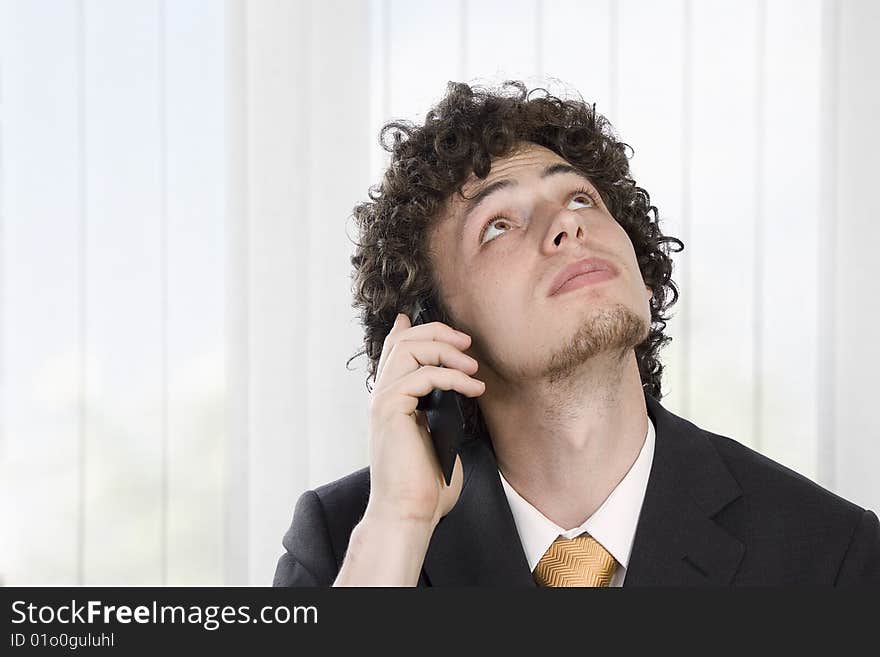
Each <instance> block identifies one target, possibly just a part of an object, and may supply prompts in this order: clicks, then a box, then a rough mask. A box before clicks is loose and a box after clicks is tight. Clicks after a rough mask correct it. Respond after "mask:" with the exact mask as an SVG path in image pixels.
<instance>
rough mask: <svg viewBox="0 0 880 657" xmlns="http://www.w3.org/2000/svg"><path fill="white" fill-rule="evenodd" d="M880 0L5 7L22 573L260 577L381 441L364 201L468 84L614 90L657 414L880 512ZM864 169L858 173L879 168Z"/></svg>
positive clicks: (12, 580)
mask: <svg viewBox="0 0 880 657" xmlns="http://www.w3.org/2000/svg"><path fill="white" fill-rule="evenodd" d="M878 29H880V9H878V6H877V4H876V3H872V2H870V1H869V0H859V1H853V2H839V1H837V0H804V1H798V2H796V1H795V0H748V1H743V0H711V1H707V2H702V1H701V2H694V1H693V0H664V1H663V2H651V1H648V0H621V1H614V0H589V1H584V0H578V1H575V0H557V1H554V2H549V1H541V0H513V1H511V0H507V1H504V2H502V1H500V0H461V1H460V2H457V3H456V2H447V1H442V0H432V1H429V2H419V3H412V2H404V1H402V0H372V1H370V2H366V1H365V2H355V1H352V2H342V1H339V0H336V1H322V2H318V1H317V0H297V1H294V0H291V1H289V2H281V1H274V2H270V1H268V0H258V1H247V2H246V1H245V0H226V2H225V3H219V2H209V1H196V0H186V1H179V0H176V1H175V2H167V1H164V0H150V1H147V0H129V1H126V2H117V1H110V0H63V1H53V2H50V1H49V0H41V1H33V0H0V513H2V516H0V521H2V530H0V578H2V582H3V583H5V584H25V585H26V584H90V585H97V584H184V585H185V584H257V585H264V584H269V583H270V582H271V579H272V574H273V572H274V568H275V563H276V560H277V558H278V556H279V555H280V553H281V550H282V548H281V542H280V541H281V536H282V535H283V533H284V531H285V529H286V528H287V525H288V524H289V521H290V514H291V512H292V510H293V505H294V503H295V501H296V499H297V498H298V496H299V495H300V494H301V493H302V492H303V491H304V490H306V489H307V488H313V487H315V486H319V485H321V484H323V483H326V482H329V481H331V480H333V479H336V478H338V477H341V476H344V475H346V474H348V473H349V472H352V471H354V470H357V469H359V468H361V467H364V466H366V465H367V464H368V449H367V447H368V442H367V441H368V436H367V433H366V422H367V408H368V393H367V391H366V388H365V385H364V379H365V376H366V367H365V365H366V363H365V360H364V357H361V358H360V359H356V360H355V361H353V365H354V366H353V367H352V368H351V369H347V368H346V366H345V365H346V361H347V360H348V358H349V357H350V356H351V355H353V354H354V353H355V352H356V351H358V350H359V348H360V342H361V338H362V334H361V330H360V327H359V325H358V322H357V318H356V315H355V312H354V311H353V309H352V308H351V305H350V304H351V294H350V279H349V276H350V263H349V260H348V258H349V257H350V255H351V252H352V248H353V244H352V240H353V238H354V236H355V235H354V225H353V222H352V221H351V217H350V214H351V209H352V207H353V206H354V205H355V204H356V203H357V202H359V201H361V200H364V199H366V194H367V188H368V187H369V185H370V184H373V183H375V182H377V181H378V180H379V178H380V176H381V172H382V169H383V167H384V165H385V164H386V162H387V159H386V158H387V154H386V153H385V152H384V151H382V150H381V149H380V147H379V144H378V130H379V128H380V126H381V125H382V124H383V123H384V122H386V121H388V120H389V119H391V118H405V119H408V120H411V121H414V122H421V121H422V120H423V119H424V115H425V113H426V112H427V110H428V108H429V107H430V106H431V105H432V104H433V103H435V102H437V101H438V100H439V99H440V98H441V97H442V95H443V93H444V92H445V88H446V84H447V82H448V81H450V80H456V81H467V82H471V83H472V84H485V85H494V84H497V83H499V82H501V81H503V80H505V79H521V80H523V81H525V82H526V83H527V85H528V86H529V87H530V88H532V87H538V86H542V87H545V88H547V89H548V90H549V91H551V92H552V93H555V94H557V95H566V94H568V95H569V96H573V95H574V94H580V95H581V96H582V97H583V98H584V100H586V101H587V102H590V103H592V102H595V103H596V108H597V110H598V111H599V112H601V113H603V114H605V115H606V116H607V117H608V118H609V119H610V121H611V122H612V124H613V125H614V126H615V129H616V130H617V132H618V134H619V136H620V137H621V138H622V139H623V140H624V141H625V142H627V143H628V144H630V145H631V146H632V148H633V152H634V156H633V159H632V168H633V172H634V177H635V179H636V182H637V184H639V185H640V186H641V187H644V188H645V189H647V190H648V192H649V193H650V195H651V201H652V203H653V204H654V205H656V206H657V207H658V209H659V213H660V217H661V228H662V229H663V230H664V232H665V233H666V234H671V235H675V236H677V237H679V238H681V239H682V240H683V241H684V243H685V250H684V251H683V252H682V253H679V254H676V255H674V260H675V269H674V271H673V279H674V280H675V281H676V283H677V285H678V287H679V289H680V292H681V298H680V300H679V302H678V303H677V304H676V305H675V306H673V308H672V313H673V318H672V319H671V320H670V321H669V323H668V326H667V333H668V334H669V335H671V336H672V338H673V340H672V342H671V343H670V344H669V346H668V347H666V349H665V350H664V351H663V352H662V353H661V357H662V358H663V362H664V364H665V366H666V369H665V371H664V374H665V376H664V380H663V393H664V398H663V402H662V403H663V404H664V405H665V406H666V407H667V408H669V409H670V410H671V411H673V412H675V413H678V414H680V415H682V416H684V417H685V418H687V419H689V420H691V421H693V422H694V423H696V424H697V425H699V426H701V427H703V428H705V429H707V430H709V431H713V432H716V433H719V434H723V435H726V436H730V437H732V438H734V439H736V440H738V441H740V442H742V443H744V444H746V445H748V446H750V447H752V448H754V449H756V450H758V451H760V452H762V453H763V454H765V455H767V456H768V457H770V458H772V459H774V460H777V461H779V462H781V463H783V464H784V465H787V466H789V467H791V468H793V469H794V470H796V471H798V472H799V473H801V474H803V475H804V476H807V477H809V478H811V479H814V480H815V481H817V482H819V483H820V484H822V485H823V486H825V487H827V488H829V489H831V490H833V491H835V492H837V493H838V494H840V495H843V496H844V497H847V498H848V499H851V500H852V501H854V502H856V503H858V504H860V505H862V506H866V507H869V508H874V509H877V508H880V485H878V483H877V481H876V477H875V476H874V471H875V470H876V467H877V466H878V464H880V440H878V438H880V436H878V431H877V429H876V428H875V423H874V422H873V418H872V417H871V415H870V410H871V403H870V402H871V399H870V395H871V392H872V390H871V383H872V380H871V379H872V373H873V370H874V369H875V368H876V366H877V364H878V363H880V347H878V346H876V341H872V340H871V338H872V336H873V333H874V332H875V329H874V326H876V324H877V322H878V321H880V302H878V298H880V295H877V294H876V293H875V292H874V291H873V290H874V287H875V285H874V281H873V277H872V275H871V273H872V271H873V266H872V265H873V261H874V258H873V249H871V245H872V244H874V243H876V241H877V239H878V237H880V227H878V224H877V222H876V220H875V217H876V216H877V213H878V211H880V207H878V205H880V202H878V201H877V200H876V199H875V198H873V197H872V195H871V190H872V189H873V181H874V177H875V176H874V175H872V174H876V172H877V165H876V164H875V162H874V158H872V156H871V154H872V153H874V152H877V150H878V149H880V128H878V125H877V121H876V116H877V109H878V107H880V86H878V82H877V80H876V79H875V78H876V76H875V72H874V71H873V70H872V66H871V62H875V61H877V58H878V55H880V53H878V48H880V46H878V45H877V44H876V40H875V39H874V38H873V35H874V34H876V33H877V31H878ZM865 190H867V191H865Z"/></svg>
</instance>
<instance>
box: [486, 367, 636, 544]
mask: <svg viewBox="0 0 880 657" xmlns="http://www.w3.org/2000/svg"><path fill="white" fill-rule="evenodd" d="M479 404H480V410H481V411H482V414H483V417H484V419H485V421H486V427H487V428H488V430H489V433H490V435H491V437H492V445H493V448H494V450H495V456H496V459H497V461H498V467H499V469H500V470H501V472H502V474H503V475H504V477H505V479H507V481H508V482H509V483H510V485H511V486H513V488H514V489H516V491H517V492H518V493H519V494H520V495H521V496H522V497H523V498H525V499H526V500H528V502H529V503H530V504H532V506H534V507H535V508H537V509H538V510H539V511H540V512H541V513H543V514H544V515H545V516H546V517H547V518H549V519H550V520H552V521H553V522H555V523H556V524H557V525H559V526H560V527H562V528H563V529H571V528H573V527H577V526H578V525H580V524H582V523H583V522H584V521H585V520H586V519H587V518H589V517H590V516H591V515H592V514H593V513H594V512H595V511H596V509H598V508H599V507H600V506H601V505H602V503H603V502H604V501H605V499H606V498H607V497H608V495H609V494H610V493H611V491H612V490H614V488H615V487H616V486H617V484H618V483H620V481H621V479H623V477H624V476H625V475H626V473H627V472H628V471H629V469H630V467H631V466H632V464H633V463H634V462H635V460H636V457H638V455H639V451H640V450H641V449H642V446H643V445H644V442H645V437H646V435H647V432H648V414H647V409H646V407H645V397H644V392H643V390H642V385H641V379H640V377H639V371H638V363H637V362H636V357H635V352H634V351H632V350H630V351H629V352H628V354H627V355H626V356H625V357H624V358H623V360H618V358H617V354H611V353H608V354H606V353H602V354H599V355H597V356H596V357H594V358H592V359H591V360H590V361H589V362H587V363H584V365H583V367H582V368H580V369H579V370H575V371H574V372H572V373H571V375H570V376H568V377H566V378H565V379H564V380H562V381H559V380H556V381H549V380H537V381H521V382H518V383H517V384H516V385H507V384H506V385H495V386H493V387H492V388H491V394H490V389H487V391H486V393H485V394H484V395H482V396H481V397H480V401H479Z"/></svg>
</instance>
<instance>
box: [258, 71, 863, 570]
mask: <svg viewBox="0 0 880 657" xmlns="http://www.w3.org/2000/svg"><path fill="white" fill-rule="evenodd" d="M513 84H514V86H516V87H517V88H518V89H519V90H520V94H519V95H518V96H514V97H510V96H506V95H504V94H502V93H491V92H489V93H482V92H480V93H475V92H474V90H472V89H471V88H470V87H468V86H467V85H461V84H453V83H450V86H449V89H448V93H447V97H446V98H444V99H443V101H441V103H439V104H438V106H437V107H435V108H434V109H433V110H432V111H431V112H429V114H428V116H427V118H426V123H425V125H424V126H420V127H417V128H414V127H411V126H407V125H405V124H402V123H393V124H391V125H390V126H386V130H387V129H388V128H395V129H397V130H398V131H399V132H398V133H397V134H396V135H395V144H394V146H393V147H392V148H391V150H392V153H393V157H392V163H391V165H390V166H389V169H388V171H387V172H386V175H385V177H384V180H383V184H382V186H381V187H380V188H379V192H380V193H379V194H378V195H377V196H375V197H373V196H371V198H372V199H373V202H372V203H366V204H362V205H360V206H358V207H357V208H355V216H356V217H357V218H358V219H359V220H360V222H361V236H362V239H361V241H360V243H359V245H358V248H359V251H358V252H357V253H356V254H355V256H354V257H353V258H352V263H353V264H354V265H355V281H356V290H357V291H356V302H357V304H359V305H360V306H361V308H362V309H363V317H364V319H365V327H366V329H367V331H366V332H367V336H366V340H365V343H366V347H367V348H366V353H367V354H368V355H369V356H370V358H371V366H372V371H371V374H373V376H374V377H375V380H376V385H375V387H374V388H373V389H372V391H371V392H372V395H371V403H370V427H369V434H370V467H369V468H364V469H362V470H359V471H357V472H355V473H353V474H351V475H349V476H347V477H344V478H342V479H340V480H338V481H335V482H332V483H329V484H327V485H324V486H321V487H318V488H317V489H316V490H314V491H307V492H306V493H304V494H303V495H302V496H301V497H300V499H299V501H298V503H297V505H296V509H295V510H294V515H293V522H292V524H291V527H290V529H289V530H288V531H287V533H286V534H285V536H284V540H283V544H284V547H285V549H286V552H285V554H283V555H282V557H281V559H280V560H279V562H278V567H277V571H276V574H275V579H274V584H275V585H276V586H330V585H337V586H355V585H420V586H428V585H430V586H468V585H476V586H536V585H539V586H652V585H667V586H669V585H672V586H675V585H682V586H730V585H800V584H820V585H852V584H880V523H878V519H877V516H876V515H875V514H874V513H873V512H872V511H869V510H866V509H863V508H861V507H859V506H857V505H855V504H853V503H851V502H849V501H847V500H844V499H842V498H840V497H838V496H836V495H834V494H833V493H831V492H829V491H827V490H825V489H823V488H821V487H820V486H818V485H816V484H815V483H813V482H811V481H810V480H808V479H806V478H805V477H802V476H800V475H798V474H797V473H795V472H793V471H791V470H789V469H787V468H785V467H783V466H782V465H780V464H777V463H775V462H773V461H771V460H770V459H767V458H765V457H763V456H762V455H760V454H758V453H756V452H754V451H753V450H750V449H748V448H747V447H745V446H743V445H741V444H740V443H738V442H736V441H734V440H732V439H730V438H726V437H724V436H719V435H716V434H713V433H709V432H707V431H704V430H702V429H700V428H699V427H696V426H695V425H693V424H692V423H690V422H688V421H687V420H684V419H682V418H679V417H677V416H676V415H674V414H672V413H670V412H669V411H668V410H666V409H665V408H664V407H663V406H661V405H660V403H659V398H660V375H661V373H662V366H661V365H660V364H659V362H658V360H657V352H658V351H659V348H660V347H661V346H662V345H663V344H664V343H665V342H666V341H668V340H669V339H670V338H668V337H665V336H663V329H664V328H665V321H664V320H665V319H668V318H667V317H664V316H663V315H662V311H663V310H665V309H666V308H667V307H668V305H671V304H666V293H667V292H668V291H671V292H672V293H673V295H674V296H673V299H672V303H674V301H675V298H676V297H677V291H676V289H675V286H674V284H672V282H671V280H670V273H671V260H670V258H669V256H668V253H667V252H666V250H665V249H664V248H662V247H663V245H664V244H665V243H667V242H677V243H678V244H679V245H681V242H680V241H679V240H676V239H675V238H669V237H663V236H662V234H661V233H660V231H659V227H658V225H657V221H656V209H655V208H653V206H650V205H649V201H648V195H647V193H646V192H645V191H644V190H642V189H640V188H638V187H636V186H635V183H634V181H633V180H632V179H631V178H630V176H629V168H628V161H627V158H626V156H625V154H624V148H623V145H622V144H621V143H620V142H618V141H616V139H615V138H614V135H613V132H612V131H611V130H609V129H608V124H607V122H606V121H605V120H604V118H603V117H601V115H598V114H597V113H596V112H595V110H594V108H591V107H589V106H586V105H584V104H583V102H582V101H581V102H578V101H561V100H559V99H556V98H554V97H552V96H548V97H546V98H538V99H530V98H529V97H528V94H527V93H526V90H525V88H524V86H523V85H522V84H521V83H513ZM384 132H385V130H383V134H384ZM401 133H402V134H403V135H405V137H406V139H404V138H402V134H401ZM651 211H654V218H653V220H652V218H651V216H650V212H651ZM423 297H424V298H428V297H429V298H431V299H432V300H435V304H436V305H437V306H438V307H439V308H440V314H441V317H442V320H440V321H437V322H430V323H427V324H423V325H419V326H412V324H411V318H410V317H409V316H408V314H407V312H405V311H406V309H409V308H412V304H413V302H414V301H415V300H417V299H420V298H423ZM401 310H404V312H401ZM392 319H393V320H394V321H393V323H391V320H392ZM389 325H390V326H389ZM454 329H458V330H454ZM477 373H479V376H475V375H476V374H477ZM436 388H440V389H444V390H455V391H456V392H458V393H460V394H461V395H462V396H463V400H464V403H465V404H467V405H469V406H468V407H469V408H470V409H471V410H472V412H473V413H472V417H473V418H475V419H474V420H473V421H472V422H471V424H470V425H469V430H468V431H469V433H470V434H471V435H472V436H473V437H474V438H475V439H474V440H472V441H470V442H468V443H466V444H465V446H464V447H463V449H462V451H461V452H460V457H459V458H458V459H457V460H456V464H455V469H454V472H453V477H452V481H451V483H450V485H449V486H447V485H446V483H445V481H444V479H443V475H442V473H441V472H440V468H439V466H438V463H437V460H436V457H435V455H434V453H433V449H432V443H431V440H430V434H429V432H428V430H427V427H426V423H425V420H424V416H423V414H422V413H421V411H417V410H416V406H417V404H418V400H419V398H420V397H422V396H424V395H427V394H428V393H429V392H430V391H431V390H432V389H436ZM477 400H478V401H477Z"/></svg>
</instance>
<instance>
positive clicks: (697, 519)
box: [423, 394, 745, 587]
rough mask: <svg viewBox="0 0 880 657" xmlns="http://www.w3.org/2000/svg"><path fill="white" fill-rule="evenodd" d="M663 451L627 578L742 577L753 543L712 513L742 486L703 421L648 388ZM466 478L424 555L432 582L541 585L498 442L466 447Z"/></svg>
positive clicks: (687, 582)
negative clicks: (667, 405)
mask: <svg viewBox="0 0 880 657" xmlns="http://www.w3.org/2000/svg"><path fill="white" fill-rule="evenodd" d="M645 403H646V406H647V410H648V414H649V415H650V416H651V419H652V420H653V422H654V427H655V430H656V434H655V435H656V439H655V445H654V459H653V463H652V466H651V473H650V476H649V478H648V486H647V489H646V491H645V500H644V503H643V505H642V511H641V515H640V516H639V523H638V527H637V529H636V534H635V538H634V541H633V548H632V552H631V554H630V561H629V567H628V568H627V572H626V577H625V579H624V586H626V587H635V586H705V585H710V586H718V585H726V584H728V583H729V582H730V580H731V579H732V578H733V575H734V574H735V572H736V569H737V567H738V566H739V563H740V561H741V560H742V557H743V554H744V552H745V548H744V546H743V544H742V543H741V542H740V541H739V540H737V539H736V538H734V537H733V536H731V535H730V534H728V533H727V532H726V531H724V529H722V528H721V527H720V526H719V525H718V524H717V523H715V521H714V520H712V516H713V515H714V514H716V513H717V512H718V511H720V510H721V509H722V508H723V507H724V506H726V505H727V504H729V503H730V502H731V501H733V500H734V499H736V498H737V497H739V495H740V494H741V491H740V488H739V486H738V484H737V483H736V481H735V480H734V479H733V477H732V476H731V475H730V473H729V472H728V470H727V468H726V467H725V466H724V463H723V462H722V461H721V458H720V457H719V456H718V454H717V452H716V451H715V449H714V447H712V445H711V444H710V443H709V441H708V439H707V438H706V437H705V435H704V434H703V433H702V431H701V430H700V429H699V428H698V427H696V426H694V425H693V424H691V423H690V422H688V421H686V420H683V419H681V418H679V417H677V416H676V415H673V414H672V413H670V412H669V411H667V410H666V409H664V408H663V407H662V406H661V405H660V403H659V402H658V401H657V400H655V399H654V398H653V397H651V396H650V395H647V394H646V395H645ZM460 455H461V460H462V468H463V474H464V484H463V486H462V492H461V496H460V497H459V500H458V502H457V503H456V505H455V507H453V509H452V511H450V512H449V513H448V514H447V515H446V516H445V517H444V518H443V519H442V520H441V521H440V523H439V524H438V525H437V527H436V529H435V530H434V534H433V536H432V537H431V542H430V544H429V546H428V551H427V553H426V555H425V561H424V566H423V568H424V575H425V577H426V579H427V580H428V582H430V584H431V585H432V586H484V587H486V586H496V587H497V586H504V587H507V586H516V587H520V586H523V587H534V586H535V582H534V580H533V579H532V574H531V572H530V571H529V567H528V562H527V561H526V557H525V553H524V552H523V549H522V543H521V542H520V538H519V534H518V532H517V529H516V523H515V522H514V519H513V514H512V513H511V511H510V506H509V505H508V503H507V497H506V496H505V494H504V489H503V487H502V486H501V480H500V479H499V478H498V470H497V467H498V466H497V463H496V461H495V454H494V452H493V451H492V449H491V446H490V445H489V444H488V443H485V442H484V441H471V442H469V443H467V444H466V445H465V446H464V447H463V448H462V450H461V453H460Z"/></svg>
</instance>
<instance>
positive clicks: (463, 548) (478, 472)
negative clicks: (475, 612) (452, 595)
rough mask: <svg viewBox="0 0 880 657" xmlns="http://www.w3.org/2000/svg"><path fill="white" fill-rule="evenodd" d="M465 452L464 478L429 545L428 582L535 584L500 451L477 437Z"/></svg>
mask: <svg viewBox="0 0 880 657" xmlns="http://www.w3.org/2000/svg"><path fill="white" fill-rule="evenodd" d="M459 455H460V456H461V464H462V470H463V475H464V483H463V485H462V489H461V495H460V496H459V498H458V502H456V504H455V506H454V507H453V508H452V511H450V512H449V513H448V514H446V516H445V517H443V518H442V519H441V520H440V522H439V523H438V525H437V527H436V528H435V529H434V535H433V536H432V537H431V542H430V544H429V545H428V551H427V553H426V554H425V562H424V571H425V574H426V576H427V578H428V581H429V582H430V583H431V585H432V586H484V587H489V586H496V587H497V586H532V587H533V586H535V582H534V580H533V579H532V574H531V572H530V571H529V564H528V561H526V555H525V553H524V552H523V549H522V543H521V542H520V539H519V534H518V533H517V530H516V523H515V522H514V520H513V514H512V513H511V511H510V506H509V505H508V504H507V498H506V496H505V495H504V489H503V488H502V486H501V480H500V479H499V478H498V466H497V464H496V461H495V454H494V452H493V451H492V450H491V448H490V447H489V446H488V444H487V443H485V442H484V441H482V440H474V441H471V442H468V443H467V444H466V445H464V446H463V447H462V450H461V452H460V453H459Z"/></svg>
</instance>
